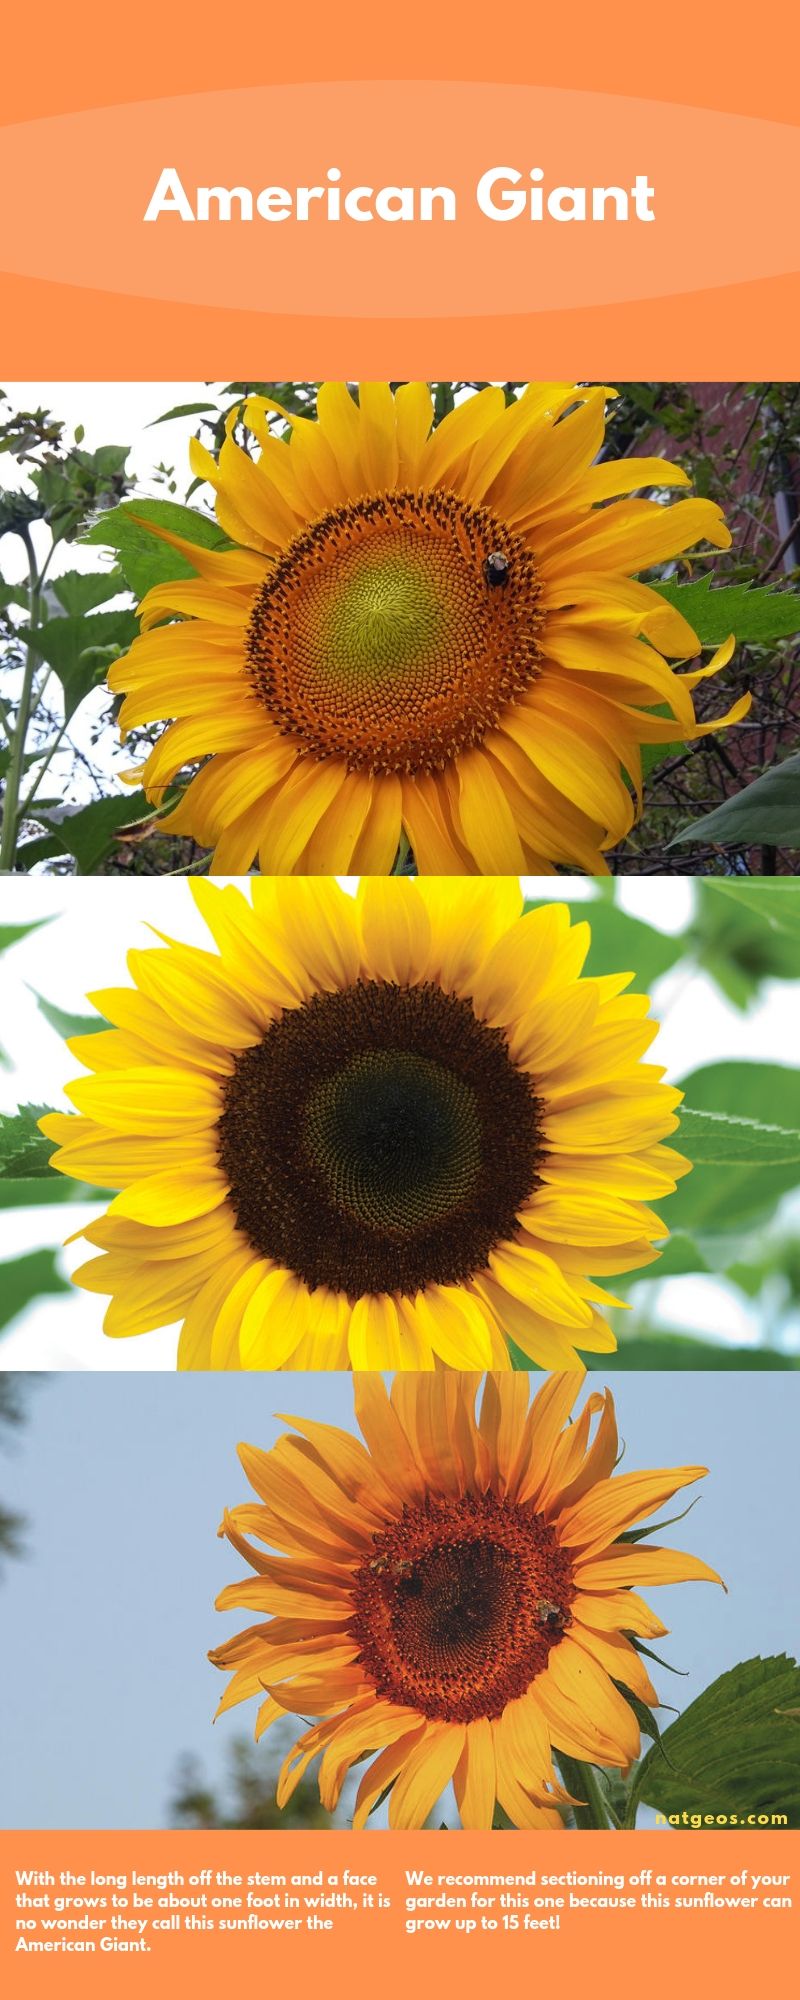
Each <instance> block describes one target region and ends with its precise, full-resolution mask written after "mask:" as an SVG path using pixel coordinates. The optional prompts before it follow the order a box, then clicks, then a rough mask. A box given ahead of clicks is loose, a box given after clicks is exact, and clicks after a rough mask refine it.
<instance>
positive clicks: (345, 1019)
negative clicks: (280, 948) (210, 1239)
mask: <svg viewBox="0 0 800 2000" xmlns="http://www.w3.org/2000/svg"><path fill="white" fill-rule="evenodd" d="M540 1110H541V1107H540V1105H539V1103H538V1100H537V1098H536V1096H535V1093H534V1087H533V1082H532V1079H531V1078H530V1076H528V1075H527V1074H526V1073H525V1072H524V1071H522V1070H519V1069H517V1068H516V1066H515V1064H514V1063H513V1062H512V1060H511V1057H510V1055H509V1052H508V1047H507V1044H506V1041H505V1037H504V1035H503V1034H502V1032H501V1031H500V1029H497V1028H488V1027H487V1026H486V1024H485V1022H483V1021H479V1020H478V1019H477V1017H476V1015H475V1014H474V1013H473V1011H472V1008H471V1006H470V1004H469V1001H467V1000H461V999H458V998H456V996H455V995H454V994H450V993H445V992H443V990H442V989H441V987H438V986H435V985H428V984H425V985H421V986H407V987H406V986H396V985H394V984H393V983H391V982H386V983H383V982H381V981H378V980H374V981H373V980H361V981H359V982H358V983H357V984H356V985H355V986H350V987H348V988H346V989H345V991H344V992H341V993H322V994H316V995H315V996H314V997H313V999H311V1000H309V1001H308V1002H307V1003H306V1004H305V1005H304V1006H302V1007H297V1008H293V1009H289V1010H287V1012H285V1013H284V1014H283V1015H282V1016H281V1018H280V1020H279V1021H276V1022H274V1023H273V1024H272V1025H271V1026H270V1027H269V1028H268V1029H267V1032H266V1034H265V1035H264V1037H263V1039H262V1041H261V1042H259V1043H257V1044H256V1045H255V1046H254V1047H253V1048H250V1049H246V1050H245V1051H244V1052H243V1053H242V1054H241V1055H239V1056H237V1058H236V1063H235V1067H234V1070H233V1072H232V1075H231V1076H230V1077H229V1078H228V1079H227V1081H226V1084H225V1091H224V1111H223V1115H222V1118H221V1119H220V1122H219V1125H218V1127H217V1144H218V1149H219V1158H220V1162H221V1165H222V1167H223V1171H224V1172H225V1174H226V1176H227V1179H228V1185H229V1190H230V1197H229V1198H230V1201H231V1204H232V1207H233V1209H234V1212H235V1215H236V1219H237V1222H238V1224H239V1227H240V1229H242V1230H243V1231H244V1233H245V1235H246V1236H247V1237H248V1239H249V1241H250V1243H251V1244H252V1245H253V1248H254V1249H255V1250H256V1251H257V1253H258V1255H259V1256H263V1257H271V1258H272V1259H274V1261H275V1262H276V1263H280V1264H285V1265H286V1266H287V1267H288V1268H289V1269H290V1270H292V1271H294V1272H295V1273H296V1275H297V1276H298V1277H300V1278H302V1279H303V1280H304V1281H305V1283H306V1284H307V1285H308V1286H309V1287H310V1288H311V1289H312V1290H313V1289H314V1287H315V1286H317V1285H327V1286H329V1287H330V1288H331V1289H332V1290H334V1291H341V1292H346V1293H347V1294H348V1295H349V1296H350V1297H351V1298H361V1297H362V1296H363V1295H364V1294H365V1293H378V1292H402V1293H406V1294H409V1295H411V1294H413V1293H415V1292H417V1291H420V1290H422V1289H424V1287H425V1286H426V1285H429V1284H432V1283H435V1282H438V1283H441V1284H458V1283H460V1282H462V1281H463V1280H464V1279H465V1278H468V1277H469V1276H471V1275H472V1273H473V1272H475V1271H478V1270H483V1269H484V1268H485V1266H486V1263H487V1260H488V1257H489V1254H490V1252H491V1250H492V1249H493V1248H494V1246H495V1244H497V1243H498V1242H500V1241H503V1240H506V1239H508V1238H509V1237H510V1236H513V1235H514V1234H515V1233H516V1229H517V1223H516V1216H517V1211H518V1209H519V1208H520V1206H521V1204H522V1203H523V1202H524V1201H525V1200H526V1199H527V1198H528V1196H529V1195H530V1194H531V1193H532V1192H533V1190H534V1188H535V1187H536V1186H538V1174H537V1168H538V1165H539V1164H540V1162H541V1158H542V1144H541V1137H540Z"/></svg>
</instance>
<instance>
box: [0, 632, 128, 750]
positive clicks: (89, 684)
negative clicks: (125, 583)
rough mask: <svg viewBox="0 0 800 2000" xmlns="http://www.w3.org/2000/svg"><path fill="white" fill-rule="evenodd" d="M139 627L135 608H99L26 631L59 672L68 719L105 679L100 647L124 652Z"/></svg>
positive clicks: (42, 654) (42, 655) (27, 635)
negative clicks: (120, 609) (87, 614)
mask: <svg viewBox="0 0 800 2000" xmlns="http://www.w3.org/2000/svg"><path fill="white" fill-rule="evenodd" d="M138 630H139V627H138V624H137V621H136V618H135V616H134V613H133V612H132V611H96V612H95V613H94V614H93V616H91V617H88V618H85V617H81V618H50V619H48V622H47V624H46V625H40V626H37V628H36V631H35V632H34V633H32V634H28V633H25V635H24V636H25V637H26V638H27V637H31V638H32V639H33V641H34V643H35V645H36V650H37V652H38V653H39V654H40V655H41V658H42V659H43V660H46V661H47V664H48V666H50V667H52V668H53V669H54V672H55V673H56V674H57V675H58V679H59V680H60V682H61V686H62V689H63V691H64V715H65V719H66V721H67V722H69V720H70V718H71V717H72V716H73V715H74V714H75V710H76V708H78V707H79V706H80V704H81V702H82V701H83V700H84V699H85V697H86V695H87V694H89V692H90V690H91V689H92V688H93V687H96V686H97V684H98V682H99V681H102V680H104V679H105V662H104V661H103V660H102V659H101V660H99V661H98V659H97V657H96V656H97V652H98V650H101V651H102V650H104V649H105V648H106V647H109V646H117V647H119V650H120V652H124V651H126V650H127V648H128V647H129V646H130V645H131V643H132V641H133V640H134V639H135V637H136V634H137V632H138ZM92 655H94V656H95V657H92Z"/></svg>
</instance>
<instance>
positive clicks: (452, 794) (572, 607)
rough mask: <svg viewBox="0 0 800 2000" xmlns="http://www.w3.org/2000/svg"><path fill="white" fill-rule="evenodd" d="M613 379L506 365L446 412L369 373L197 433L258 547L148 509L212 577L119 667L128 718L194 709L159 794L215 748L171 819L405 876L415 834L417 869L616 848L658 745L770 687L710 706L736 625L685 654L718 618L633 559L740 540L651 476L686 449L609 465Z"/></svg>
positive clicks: (218, 835) (596, 862)
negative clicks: (705, 614) (243, 431)
mask: <svg viewBox="0 0 800 2000" xmlns="http://www.w3.org/2000/svg"><path fill="white" fill-rule="evenodd" d="M609 393H610V392H609V391H608V390H606V389H604V388H589V387H585V386H583V387H579V386H576V384H575V383H572V382H545V383H532V384H531V385H530V386H529V387H528V388H527V389H526V390H525V391H524V394H522V395H521V396H520V397H519V399H518V400H517V401H515V402H513V403H511V404H510V405H509V406H508V407H507V406H506V402H505V398H504V394H503V391H502V389H499V388H486V389H483V390H481V391H480V393H479V394H477V395H473V396H470V397H468V398H467V399H466V400H465V401H464V402H462V403H460V404H459V405H458V406H457V407H456V408H455V409H454V410H452V411H451V413H450V414H449V415H448V416H447V417H445V419H444V421H443V422H442V423H440V424H439V425H438V427H437V428H436V429H435V430H434V429H432V425H433V403H432V400H431V395H430V391H429V389H428V387H427V385H426V384H425V383H423V382H409V383H404V384H403V385H402V387H400V388H398V390H397V391H396V393H394V394H393V393H392V391H391V389H390V388H389V386H388V385H387V384H386V383H376V382H367V383H362V385H361V389H360V394H359V401H358V402H357V403H356V402H355V401H354V400H353V398H352V396H351V395H350V393H349V391H348V389H347V387H346V385H345V384H344V383H341V382H338V383H337V382H326V383H325V384H324V385H323V387H322V388H321V389H320V392H319V396H318V398H317V419H316V422H313V421H311V420H310V419H309V418H307V417H299V416H295V415H294V414H292V413H291V412H290V411H288V410H283V409H282V408H281V406H280V404H278V403H274V402H271V401H269V400H267V399H266V398H264V397H251V398H249V399H248V400H247V401H246V402H245V403H244V404H243V405H242V406H241V411H240V412H239V411H237V412H235V413H234V417H233V418H232V419H231V422H230V423H229V425H228V434H227V437H226V440H225V443H224V444H223V445H222V448H221V450H220V453H219V458H218V460H215V459H214V458H212V457H211V455H210V454H209V452H208V451H206V449H205V448H204V446H203V445H201V444H200V443H199V442H198V441H197V440H195V441H194V442H193V444H192V447H191V463H192V468H193V471H194V473H195V475H196V477H197V478H198V479H202V480H207V481H208V482H209V483H210V485H211V486H212V487H213V488H214V489H215V492H216V509H217V519H218V521H219V524H220V527H221V528H222V529H223V531H224V533H225V534H226V535H227V536H228V537H229V538H230V540H231V542H232V543H235V544H237V545H238V546H236V547H235V548H231V549H229V550H223V551H211V550H208V549H205V548H197V547H196V546H195V545H194V544H193V543H191V542H185V541H182V540H180V538H178V537H176V536H174V535H172V534H169V533H166V532H165V531H164V530H161V529H157V528H155V527H153V526H152V524H150V523H148V522H146V521H143V522H142V524H141V525H142V527H143V528H148V527H149V528H150V529H151V532H153V533H154V534H161V535H162V537H163V539H164V540H165V541H167V542H169V543H171V545H172V546H173V547H174V548H176V549H177V550H179V552H180V553H181V555H182V556H184V557H185V558H186V560H187V561H188V563H189V564H190V566H191V568H192V569H193V570H194V571H195V572H196V575H195V576H194V577H192V578H181V579H180V580H176V581H174V582H170V583H160V584H157V585H156V586H155V588H154V589H152V590H150V591H148V593H147V596H146V597H145V599H144V601H143V603H142V605H141V622H142V636H141V637H140V638H138V639H137V640H136V641H135V642H134V644H133V646H132V648H131V650H130V652H129V653H128V655H127V656H126V657H125V659H123V660H121V661H120V662H119V663H118V664H117V665H115V666H114V668H113V669H112V671H111V673H110V675H109V684H110V686H111V688H112V689H113V690H114V691H115V692H119V693H121V694H124V696H125V700H124V701H123V703H122V707H121V710H120V724H121V727H122V729H123V731H125V730H128V729H133V728H136V727H138V726H140V725H141V724H149V723H152V722H155V721H158V720H162V719H167V718H172V720H171V725H170V727H169V728H168V729H166V730H165V731H164V733H163V734H162V736H161V738H160V740H159V742H158V743H157V744H156V747H155V749H154V750H153V751H152V753H151V754H150V756H149V757H148V759H147V762H146V764H145V765H144V767H143V770H142V771H140V772H138V773H137V774H136V778H135V780H134V782H139V780H141V782H142V783H143V784H144V786H145V787H146V789H147V792H148V795H149V797H150V798H151V799H152V800H154V801H155V802H157V803H160V802H161V801H162V800H163V797H164V792H165V788H166V787H168V786H169V785H170V783H171V782H172V780H173V779H174V777H175V776H176V773H178V772H179V771H181V770H182V769H183V768H184V767H185V766H188V765H191V764H193V763H196V762H198V761H200V760H202V759H208V760H209V761H208V762H207V763H205V764H204V767H203V769H201V770H200V771H199V772H198V773H197V775H196V776H194V777H193V778H192V781H191V783H190V784H189V787H188V789H187V791H186V792H185V794H184V797H183V798H182V800H181V802H180V804H179V805H178V806H177V808H176V809H175V810H173V811H172V812H171V813H169V814H168V815H167V817H166V818H165V819H164V820H163V821H162V822H161V824H162V826H163V827H165V828H169V829H171V831H172V832H173V833H178V834H185V835H190V836H191V837H192V838H193V839H194V840H196V841H198V842H199V843H200V844H201V846H204V847H209V848H213V849H214V861H213V867H214V869H215V870H216V871H217V872H218V873H220V874H226V875H240V874H244V873H246V872H247V870H248V869H249V867H250V865H251V863H252V862H253V860H254V858H255V857H256V856H257V857H258V861H259V864H260V867H261V869H262V871H263V873H264V874H292V873H295V874H301V875H302V874H308V875H324V874H361V873H363V874H375V875H384V874H387V873H389V872H390V871H391V869H392V867H393V865H394V863H395V859H396V856H397V855H398V853H399V852H403V853H404V852H405V849H404V847H403V841H404V840H405V841H406V842H408V843H409V845H410V848H411V850H412V851H413V855H414V858H415V861H416V865H417V868H418V870H419V873H420V874H442V875H464V874H466V875H491V874H498V875H500V874H522V873H525V872H528V873H535V874H545V873H547V874H549V873H552V871H553V868H554V866H556V865H557V864H565V865H567V866H574V865H576V864H577V866H579V867H580V868H582V869H585V870H587V871H588V872H589V873H590V874H598V873H605V872H607V864H606V863H605V862H604V860H603V852H602V851H603V849H604V848H609V847H612V846H614V845H615V844H616V842H617V841H619V840H622V839H624V837H625V835H626V834H627V833H628V832H629V830H630V828H631V825H632V824H633V821H634V818H635V814H636V810H637V801H638V803H639V804H640V803H641V755H640V746H641V745H642V744H643V743H644V744H647V743H656V742H660V741H670V740H672V739H674V738H676V737H680V738H693V737H696V736H700V735H703V734H704V733H705V732H706V731H707V730H710V729H718V728H720V727H721V726H722V724H724V723H730V722H735V721H737V720H738V719H739V717H740V716H742V715H744V714H745V712H746V710H747V708H748V706H749V696H747V695H745V696H743V697H742V699H741V700H739V701H737V702H736V703H735V704H734V706H733V707H732V708H730V709H729V710H728V712H727V714H725V715H722V716H719V717H717V719H716V720H715V721H713V722H704V723H699V722H698V721H697V718H696V716H695V710H694V705H693V700H692V693H693V689H694V687H695V686H696V684H697V682H698V681H700V680H702V679H704V678H705V677H706V676H708V675H713V674H715V673H716V672H717V671H718V669H719V668H721V667H722V666H724V665H726V664H727V662H728V660H729V659H730V657H731V653H732V651H733V640H732V639H731V640H729V641H728V643H727V644H726V645H725V646H723V647H721V648H720V649H719V650H718V651H717V652H716V653H715V655H714V657H713V658H712V660H711V661H710V663H709V664H707V665H706V666H704V667H700V668H696V667H695V668H694V669H692V671H690V672H686V673H681V674H680V675H679V674H677V673H675V672H674V671H673V670H672V668H671V667H670V666H669V665H668V660H670V659H674V660H679V661H686V660H689V659H692V658H694V657H695V656H696V655H697V654H698V653H699V652H700V641H699V639H698V638H697V635H696V633H695V632H693V631H692V628H691V626H689V625H688V624H687V623H686V620H685V619H684V618H683V617H682V616H681V614H680V613H679V612H678V611H677V610H675V609H674V608H673V606H672V605H670V604H668V603H667V602H666V601H665V600H664V598H663V597H661V596H659V595H657V594H656V593H655V592H654V591H653V590H651V589H649V588H648V587H647V586H646V585H645V584H642V583H637V582H634V581H632V578H633V577H634V576H635V574H636V572H638V571H641V570H648V569H650V568H651V567H652V565H654V564H659V563H663V562H665V561H668V560H671V559H672V558H674V557H676V556H678V555H680V554H682V553H683V552H685V551H687V550H690V549H693V548H695V547H696V545H697V544H698V543H701V542H710V543H712V544H713V545H714V547H716V548H720V549H724V548H728V547H729V546H730V539H731V538H730V535H729V533H728V529H727V528H726V526H725V523H724V520H723V517H722V514H721V511H720V509H719V507H717V506H715V505H714V504H713V503H712V502H711V501H710V500H700V499H686V500H682V501H680V502H679V503H678V504H676V505H670V506H664V505H660V504H658V503H657V502H655V501H652V500H647V499H642V498H633V499H631V498H628V497H627V496H628V495H630V494H635V493H639V492H641V490H642V489H643V488H653V487H659V488H664V487H671V488H672V487H685V486H686V485H688V483H689V482H688V480H687V476H686V474H685V473H684V472H683V471H682V470H681V469H680V467H679V466H677V465H672V464H669V463H667V462H666V461H664V460H662V459H653V458H648V459H636V458H625V459H623V460H613V459H605V460H604V461H603V463H602V464H600V465H598V464H596V463H594V461H595V460H596V458H597V454H598V452H599V450H600V448H601V446H602V444H603V438H604V432H605V406H606V398H607V396H608V394H609ZM276 414H277V415H279V416H280V417H282V418H284V419H285V422H286V424H287V425H288V426H289V429H290V436H289V441H288V443H286V442H285V441H284V440H283V439H282V438H279V437H276V436H274V435H272V433H271V432H270V428H269V420H270V418H271V417H272V416H274V415H276ZM239 415H241V417H242V418H243V421H244V423H245V424H246V426H247V430H248V432H249V433H250V435H251V437H252V438H253V440H254V441H255V444H256V446H257V448H258V451H259V456H258V457H257V458H253V457H251V456H249V455H248V453H246V452H245V451H244V450H243V449H241V448H240V446H239V445H238V444H237V443H236V441H235V437H234V435H233V431H234V429H235V422H236V418H237V416H239ZM609 502H610V503H612V504H610V505H609V504H606V503H609ZM654 709H656V710H660V711H661V713H660V714H659V713H656V714H654V713H652V711H653V710H654ZM664 711H666V713H664ZM623 770H624V772H626V773H627V774H628V777H629V779H630V781H631V784H632V786H633V793H634V794H635V797H634V796H633V795H632V791H631V789H630V788H629V785H628V784H627V783H626V782H625V780H624V778H623Z"/></svg>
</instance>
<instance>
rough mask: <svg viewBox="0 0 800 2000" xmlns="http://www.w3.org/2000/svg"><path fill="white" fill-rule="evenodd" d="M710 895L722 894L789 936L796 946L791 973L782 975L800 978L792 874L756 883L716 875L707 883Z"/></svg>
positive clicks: (799, 923)
mask: <svg viewBox="0 0 800 2000" xmlns="http://www.w3.org/2000/svg"><path fill="white" fill-rule="evenodd" d="M707 886H708V888H709V889H710V891H711V894H712V895H717V896H719V895H722V896H725V897H727V898H728V900H730V899H731V898H732V899H733V901H734V903H736V904H738V906H739V908H740V909H741V908H742V906H744V908H745V909H746V910H749V911H750V912H751V913H752V915H753V916H756V917H760V918H761V920H762V922H763V923H765V924H768V925H769V926H770V928H771V929H772V930H774V931H780V932H781V934H782V935H783V936H784V937H789V938H791V939H792V942H793V944H794V945H795V947H796V950H795V953H794V956H793V959H792V964H793V973H789V974H787V975H786V976H787V977H789V978H791V977H792V976H793V977H794V978H796V979H800V884H799V883H798V882H796V881H795V879H794V877H793V876H785V875H783V876H775V877H774V878H773V879H766V880H762V881H760V882H742V881H738V882H729V881H726V880H724V879H723V878H721V877H719V876H715V877H712V879H711V880H710V881H709V883H708V885H707Z"/></svg>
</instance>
